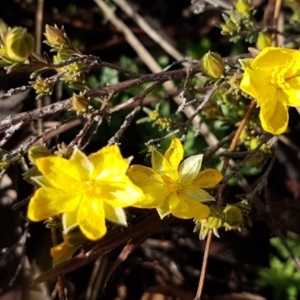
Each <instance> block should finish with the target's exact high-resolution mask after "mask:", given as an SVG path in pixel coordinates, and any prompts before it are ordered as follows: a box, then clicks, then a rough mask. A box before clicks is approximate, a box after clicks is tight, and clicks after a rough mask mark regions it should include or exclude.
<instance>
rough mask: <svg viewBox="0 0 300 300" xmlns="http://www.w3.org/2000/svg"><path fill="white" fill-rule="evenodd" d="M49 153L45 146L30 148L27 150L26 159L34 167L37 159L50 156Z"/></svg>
mask: <svg viewBox="0 0 300 300" xmlns="http://www.w3.org/2000/svg"><path fill="white" fill-rule="evenodd" d="M51 154H52V153H51V151H50V150H49V149H48V148H47V147H45V146H32V147H30V148H29V150H28V159H29V160H30V161H31V162H32V163H33V164H34V165H35V162H36V160H37V159H38V158H41V157H47V156H49V155H51Z"/></svg>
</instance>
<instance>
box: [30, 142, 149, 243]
mask: <svg viewBox="0 0 300 300" xmlns="http://www.w3.org/2000/svg"><path fill="white" fill-rule="evenodd" d="M130 161H131V159H130V158H127V159H126V158H123V157H122V155H121V153H120V150H119V147H118V146H116V145H112V146H108V147H104V148H102V149H101V150H99V151H98V152H96V153H93V154H91V155H89V156H86V155H85V154H84V153H83V152H82V151H80V150H79V148H77V147H75V148H74V151H73V153H72V156H71V157H70V159H65V158H62V157H58V156H48V157H43V158H39V159H37V160H36V166H37V168H38V170H39V171H40V172H41V173H42V176H37V177H33V178H32V179H33V180H34V181H35V182H37V183H38V184H39V185H40V186H41V187H40V188H39V189H37V190H36V192H35V193H34V195H33V196H32V198H31V199H30V203H29V207H28V218H29V219H30V220H31V221H41V220H44V219H46V218H49V217H52V216H55V215H60V214H62V221H63V227H64V233H67V232H69V231H70V230H72V229H73V228H75V227H76V226H79V228H80V230H81V231H82V233H83V234H84V235H85V236H86V237H87V238H88V239H90V240H97V239H99V238H101V237H103V236H104V235H105V233H106V225H105V219H107V220H109V221H112V222H115V223H118V224H121V225H127V222H126V215H125V212H124V210H123V209H122V208H124V207H128V206H132V205H134V204H135V203H136V202H139V201H141V200H142V199H143V198H144V194H143V192H142V190H141V189H140V188H138V187H137V186H136V185H134V184H133V183H132V181H131V180H130V179H129V178H128V176H127V175H126V171H127V169H128V167H129V163H130Z"/></svg>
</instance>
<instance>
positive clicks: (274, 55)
mask: <svg viewBox="0 0 300 300" xmlns="http://www.w3.org/2000/svg"><path fill="white" fill-rule="evenodd" d="M299 56H300V53H299V51H298V50H293V49H287V48H279V47H266V48H264V49H263V50H262V51H261V52H260V53H259V54H258V55H257V56H256V57H255V58H254V60H253V62H252V64H251V67H252V68H265V69H267V68H270V70H272V68H273V67H274V64H276V65H277V66H280V65H281V66H282V67H284V66H286V65H287V64H290V62H291V61H294V60H295V59H297V57H298V59H299V58H300V57H299Z"/></svg>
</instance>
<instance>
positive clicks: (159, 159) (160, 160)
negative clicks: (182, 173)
mask: <svg viewBox="0 0 300 300" xmlns="http://www.w3.org/2000/svg"><path fill="white" fill-rule="evenodd" d="M151 165H152V168H153V169H154V170H155V171H156V172H158V173H164V172H166V171H167V172H170V171H171V172H172V171H173V170H172V166H171V164H170V163H169V161H167V160H166V159H165V158H164V156H163V155H162V154H161V153H160V152H158V151H157V150H156V149H153V151H152V153H151Z"/></svg>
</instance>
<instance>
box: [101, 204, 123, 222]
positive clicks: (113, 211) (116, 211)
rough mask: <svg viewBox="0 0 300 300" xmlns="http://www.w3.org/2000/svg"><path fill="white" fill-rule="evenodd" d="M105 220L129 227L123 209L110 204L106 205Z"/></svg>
mask: <svg viewBox="0 0 300 300" xmlns="http://www.w3.org/2000/svg"><path fill="white" fill-rule="evenodd" d="M104 211H105V218H106V219H107V220H109V221H110V222H113V223H116V224H119V225H122V226H127V221H126V214H125V212H124V210H123V209H122V208H121V207H113V206H112V205H109V204H108V203H104Z"/></svg>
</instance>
